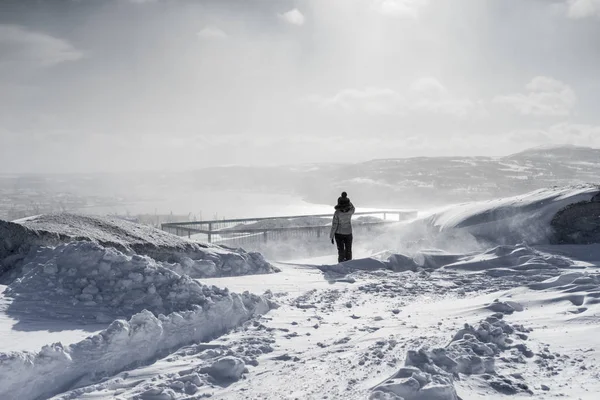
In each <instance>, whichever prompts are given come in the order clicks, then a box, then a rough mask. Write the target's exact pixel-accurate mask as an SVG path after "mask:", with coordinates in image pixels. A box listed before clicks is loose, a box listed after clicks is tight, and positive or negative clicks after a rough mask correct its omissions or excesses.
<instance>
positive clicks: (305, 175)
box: [196, 146, 600, 208]
mask: <svg viewBox="0 0 600 400" xmlns="http://www.w3.org/2000/svg"><path fill="white" fill-rule="evenodd" d="M196 179H197V181H198V183H200V182H202V183H203V184H205V185H208V186H209V187H215V188H223V189H226V188H228V187H229V188H231V187H238V188H242V189H245V190H253V189H257V188H258V189H259V190H263V191H276V192H286V193H295V194H297V195H298V196H301V197H303V198H304V199H306V200H307V201H310V202H315V203H331V202H332V201H334V200H335V199H336V198H337V196H339V193H340V192H341V191H342V190H345V191H347V192H348V193H349V196H350V197H351V198H352V199H353V201H355V202H356V203H357V204H360V205H361V206H365V207H399V208H401V207H422V206H434V205H441V204H448V203H452V202H463V201H472V200H485V199H492V198H497V197H504V196H510V195H516V194H521V193H525V192H528V191H531V190H534V189H538V188H543V187H550V186H563V185H571V184H577V183H595V182H600V149H592V148H588V147H576V146H556V147H539V148H532V149H529V150H526V151H523V152H520V153H517V154H513V155H510V156H506V157H414V158H399V159H381V160H372V161H368V162H363V163H356V164H311V165H301V166H291V167H290V166H288V167H256V168H248V167H223V168H211V169H204V170H200V171H197V172H196Z"/></svg>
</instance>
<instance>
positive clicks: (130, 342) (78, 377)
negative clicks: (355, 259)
mask: <svg viewBox="0 0 600 400" xmlns="http://www.w3.org/2000/svg"><path fill="white" fill-rule="evenodd" d="M206 295H207V301H206V302H205V303H204V305H194V306H193V309H192V310H190V311H182V312H173V313H171V314H169V315H167V316H165V315H162V314H160V315H158V316H155V315H153V314H152V313H151V312H150V311H146V310H144V311H142V312H140V313H138V314H135V315H133V316H132V317H131V319H130V320H128V321H126V320H116V321H114V322H113V323H111V324H110V326H109V327H108V328H107V329H106V330H104V331H102V332H100V333H98V334H96V335H94V336H90V337H88V338H87V339H85V340H83V341H81V342H79V343H75V344H72V345H69V346H63V345H61V344H60V343H55V344H52V345H48V346H44V347H43V348H42V349H41V351H39V352H37V353H30V352H12V353H4V354H3V353H0V398H14V399H23V400H27V399H36V398H47V397H49V396H52V395H53V394H56V393H59V392H61V391H64V390H66V389H69V388H73V387H77V386H78V382H80V383H83V384H87V383H88V382H90V381H97V380H98V379H101V378H102V377H105V376H110V375H113V374H115V373H117V372H119V371H121V370H123V369H125V368H126V367H130V366H133V365H138V364H140V363H147V362H151V361H152V360H154V359H155V358H156V357H158V356H159V355H160V354H162V353H163V352H165V351H169V350H172V349H175V348H178V347H181V346H183V345H186V344H190V343H192V342H198V341H205V340H208V339H210V338H212V337H214V336H216V335H218V334H220V333H223V332H224V331H226V330H228V329H231V328H233V327H235V326H238V325H239V324H241V323H242V322H244V321H246V320H248V319H250V318H252V317H253V316H254V315H258V314H263V313H265V312H267V311H268V310H269V308H270V302H269V300H268V299H266V298H264V297H259V296H255V295H251V294H248V293H244V294H242V295H238V294H229V293H228V294H224V293H222V292H219V291H217V290H216V289H214V288H213V289H211V291H210V293H206ZM209 298H210V299H214V300H210V301H209V300H208V299H209ZM211 368H212V369H211V371H209V372H210V373H211V375H212V376H213V378H214V379H222V380H228V381H231V380H232V379H235V378H236V377H239V374H240V363H239V362H236V360H235V359H234V360H231V359H221V360H218V362H217V363H215V365H213V366H212V367H211Z"/></svg>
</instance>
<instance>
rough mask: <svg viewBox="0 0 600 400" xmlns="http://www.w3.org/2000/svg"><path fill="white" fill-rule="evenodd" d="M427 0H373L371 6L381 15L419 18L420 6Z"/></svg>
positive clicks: (425, 3)
mask: <svg viewBox="0 0 600 400" xmlns="http://www.w3.org/2000/svg"><path fill="white" fill-rule="evenodd" d="M427 4H428V0H373V2H372V6H373V8H374V9H375V10H377V11H378V12H380V13H381V14H382V15H385V16H388V17H396V18H409V19H417V18H419V13H420V10H421V8H423V7H424V6H426V5H427Z"/></svg>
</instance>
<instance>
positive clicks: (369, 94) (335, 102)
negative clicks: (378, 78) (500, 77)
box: [311, 77, 485, 118]
mask: <svg viewBox="0 0 600 400" xmlns="http://www.w3.org/2000/svg"><path fill="white" fill-rule="evenodd" d="M311 100H312V101H313V102H316V103H317V104H319V105H320V106H321V107H322V108H323V109H328V110H336V109H337V110H342V111H346V112H349V113H355V112H362V113H365V114H367V115H397V116H403V115H407V114H442V115H448V116H452V117H456V118H468V117H478V116H481V115H484V114H485V109H484V107H483V105H482V104H481V103H480V102H474V101H471V100H469V99H463V98H459V97H455V96H453V95H451V94H450V93H449V91H448V89H446V87H445V86H444V85H443V84H442V83H441V82H440V81H438V80H437V79H436V78H433V77H423V78H420V79H417V80H416V81H414V82H413V83H412V84H411V85H410V86H409V88H408V90H407V92H406V93H399V92H397V91H395V90H392V89H390V88H378V87H369V88H366V89H344V90H342V91H340V92H339V93H337V94H336V95H334V96H332V97H326V98H323V97H320V96H313V97H312V98H311Z"/></svg>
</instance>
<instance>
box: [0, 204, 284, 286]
mask: <svg viewBox="0 0 600 400" xmlns="http://www.w3.org/2000/svg"><path fill="white" fill-rule="evenodd" d="M18 222H19V223H12V222H6V221H0V278H1V279H2V281H3V282H10V281H12V280H14V279H15V278H17V277H18V276H20V274H21V271H20V267H21V266H22V263H23V260H24V259H25V258H26V257H27V256H28V254H29V253H30V252H34V251H35V249H36V248H38V247H39V246H48V247H55V246H58V245H60V244H63V243H69V242H74V241H88V242H94V243H98V244H101V245H103V246H105V247H112V248H115V249H117V250H120V251H122V252H124V253H127V254H130V255H133V254H138V255H145V256H148V257H151V258H153V259H155V260H156V261H159V262H163V263H168V264H169V265H167V264H164V265H165V266H168V267H169V268H172V269H173V270H175V271H176V272H178V273H180V274H186V275H190V276H191V277H193V278H207V277H217V276H238V275H248V274H261V273H272V272H277V269H276V268H275V267H273V266H272V265H271V264H269V263H268V262H267V261H265V259H264V258H263V257H262V255H260V254H258V253H247V252H245V251H243V250H241V249H229V248H225V247H222V246H217V245H209V244H204V243H199V242H195V241H192V240H188V239H186V238H181V237H178V236H175V235H171V234H169V233H166V232H163V231H160V230H157V229H154V228H152V227H148V226H144V225H139V224H135V223H132V222H129V221H124V220H121V219H118V218H111V217H91V216H83V215H75V214H49V215H41V216H37V217H32V218H28V219H25V220H21V221H18Z"/></svg>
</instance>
